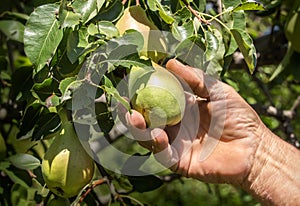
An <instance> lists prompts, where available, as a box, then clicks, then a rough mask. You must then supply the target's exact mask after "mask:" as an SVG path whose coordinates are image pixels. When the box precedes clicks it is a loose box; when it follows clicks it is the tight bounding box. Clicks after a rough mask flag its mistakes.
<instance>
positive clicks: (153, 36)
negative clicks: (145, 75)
mask: <svg viewBox="0 0 300 206" xmlns="http://www.w3.org/2000/svg"><path fill="white" fill-rule="evenodd" d="M116 27H117V28H118V30H119V33H120V34H121V35H122V34H124V33H125V31H126V30H129V29H134V30H137V31H139V32H140V33H141V34H142V35H143V38H144V46H143V48H142V50H141V51H140V56H142V57H146V58H150V59H151V60H152V61H154V62H160V61H161V60H163V59H164V58H165V57H166V56H167V52H166V51H167V46H166V42H165V40H164V38H163V35H162V33H161V31H160V30H159V29H158V28H157V26H156V25H155V24H153V22H151V21H150V20H149V19H148V17H147V15H146V12H145V10H144V9H143V8H142V7H141V6H131V7H128V8H126V9H125V11H124V14H123V15H122V17H121V18H120V19H119V20H118V22H117V23H116Z"/></svg>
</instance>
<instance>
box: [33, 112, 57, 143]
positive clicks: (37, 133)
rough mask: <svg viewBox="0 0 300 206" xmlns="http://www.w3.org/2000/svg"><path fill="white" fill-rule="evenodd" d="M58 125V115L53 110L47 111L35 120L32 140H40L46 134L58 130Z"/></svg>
mask: <svg viewBox="0 0 300 206" xmlns="http://www.w3.org/2000/svg"><path fill="white" fill-rule="evenodd" d="M60 126H61V120H60V117H59V115H58V114H57V113H55V112H49V113H47V114H45V115H43V116H41V117H40V118H39V119H38V120H37V122H36V124H35V127H34V130H33V133H32V140H40V139H43V138H44V137H46V136H47V135H52V134H54V133H56V132H57V131H59V129H60Z"/></svg>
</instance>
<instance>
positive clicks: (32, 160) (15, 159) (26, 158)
mask: <svg viewBox="0 0 300 206" xmlns="http://www.w3.org/2000/svg"><path fill="white" fill-rule="evenodd" d="M8 160H9V161H10V162H11V164H13V165H14V166H15V167H17V168H19V169H23V170H27V169H28V170H33V169H36V168H38V167H39V166H40V165H41V163H40V160H39V159H38V158H36V157H34V156H32V155H30V154H25V153H18V154H15V155H13V156H10V157H9V158H8Z"/></svg>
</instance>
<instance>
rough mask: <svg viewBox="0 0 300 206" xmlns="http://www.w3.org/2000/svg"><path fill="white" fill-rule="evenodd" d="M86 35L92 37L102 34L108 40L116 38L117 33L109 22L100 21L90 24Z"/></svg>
mask: <svg viewBox="0 0 300 206" xmlns="http://www.w3.org/2000/svg"><path fill="white" fill-rule="evenodd" d="M88 33H89V34H90V35H93V36H94V35H96V34H103V35H105V36H106V37H107V38H109V39H110V38H113V37H116V36H118V34H119V31H118V29H117V28H116V27H115V25H114V24H113V23H111V22H109V21H100V22H98V23H97V24H90V25H89V27H88Z"/></svg>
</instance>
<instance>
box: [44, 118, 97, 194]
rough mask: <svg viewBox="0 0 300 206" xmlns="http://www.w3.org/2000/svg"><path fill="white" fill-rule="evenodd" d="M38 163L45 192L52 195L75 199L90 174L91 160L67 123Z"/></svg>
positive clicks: (91, 171) (88, 179) (91, 170)
mask: <svg viewBox="0 0 300 206" xmlns="http://www.w3.org/2000/svg"><path fill="white" fill-rule="evenodd" d="M54 138H55V139H54V140H53V142H52V144H51V145H50V147H49V149H48V150H47V152H46V153H45V155H44V158H43V160H42V174H43V178H44V180H45V183H46V185H47V186H48V188H49V189H50V190H51V191H52V192H53V193H54V194H56V195H58V196H60V197H64V198H69V197H73V196H75V195H77V194H78V193H79V192H80V190H81V189H82V188H83V187H84V186H85V185H87V184H88V183H89V182H90V181H91V179H92V177H93V174H94V160H93V159H92V157H91V156H90V155H89V154H88V153H87V151H86V149H88V148H84V147H83V146H82V144H81V142H80V141H79V139H78V136H77V134H76V132H75V130H74V126H73V124H72V123H71V122H65V123H63V127H62V130H61V132H60V133H59V134H58V135H56V136H55V137H54Z"/></svg>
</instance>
